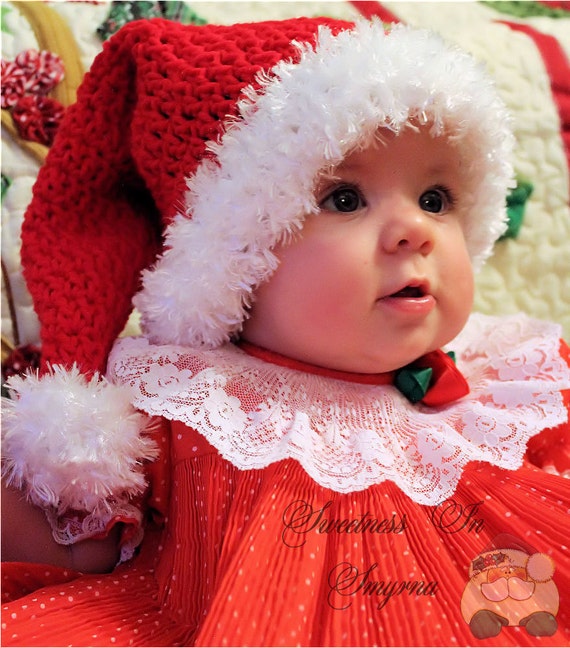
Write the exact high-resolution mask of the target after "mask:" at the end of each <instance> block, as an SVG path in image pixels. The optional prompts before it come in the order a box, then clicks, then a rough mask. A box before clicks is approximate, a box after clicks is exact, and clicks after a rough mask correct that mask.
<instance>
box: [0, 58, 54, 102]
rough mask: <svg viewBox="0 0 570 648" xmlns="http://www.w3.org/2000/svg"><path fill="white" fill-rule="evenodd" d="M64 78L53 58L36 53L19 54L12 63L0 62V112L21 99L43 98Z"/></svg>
mask: <svg viewBox="0 0 570 648" xmlns="http://www.w3.org/2000/svg"><path fill="white" fill-rule="evenodd" d="M63 76H64V67H63V62H62V60H61V59H60V57H59V56H57V54H53V53H52V52H48V51H42V52H38V51H37V50H33V49H32V50H26V51H24V52H20V54H18V56H16V58H15V60H14V61H4V60H3V61H2V95H1V96H2V108H11V107H12V106H15V105H16V103H17V102H18V100H19V99H20V98H22V97H24V96H25V95H40V96H43V95H46V94H47V93H48V92H49V91H50V90H51V89H52V88H53V87H54V86H56V85H57V84H58V83H59V82H60V81H61V80H62V79H63Z"/></svg>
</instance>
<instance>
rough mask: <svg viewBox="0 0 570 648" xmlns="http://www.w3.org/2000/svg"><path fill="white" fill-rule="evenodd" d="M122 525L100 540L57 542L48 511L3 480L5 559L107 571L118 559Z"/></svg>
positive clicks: (92, 570)
mask: <svg viewBox="0 0 570 648" xmlns="http://www.w3.org/2000/svg"><path fill="white" fill-rule="evenodd" d="M120 532H121V525H120V524H116V525H115V526H114V527H113V528H112V529H111V531H110V532H109V535H108V536H107V537H105V538H103V539H100V540H93V539H88V540H82V541H80V542H77V543H75V544H72V545H62V544H58V543H57V542H56V541H55V540H54V537H53V533H52V529H51V526H50V524H49V522H48V520H47V518H46V516H45V513H44V512H43V511H42V510H41V509H40V508H38V507H37V506H34V505H33V504H31V503H30V502H28V501H27V500H26V498H25V496H24V494H23V493H22V492H21V491H18V490H15V489H13V488H10V487H7V486H5V485H4V483H3V482H2V560H3V561H15V562H34V563H45V564H50V565H57V566H59V567H67V568H69V569H74V570H77V571H82V572H101V573H102V572H108V571H111V570H112V569H113V567H115V565H116V564H117V562H118V560H119V537H120Z"/></svg>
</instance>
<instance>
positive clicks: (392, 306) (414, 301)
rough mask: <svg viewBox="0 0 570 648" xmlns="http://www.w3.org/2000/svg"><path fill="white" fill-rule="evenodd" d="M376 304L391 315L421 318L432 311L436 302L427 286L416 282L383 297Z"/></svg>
mask: <svg viewBox="0 0 570 648" xmlns="http://www.w3.org/2000/svg"><path fill="white" fill-rule="evenodd" d="M378 304H379V305H382V307H385V308H388V309H389V310H390V312H391V313H392V314H393V315H396V314H399V315H401V316H406V317H409V316H412V317H418V316H421V317H423V316H425V315H428V314H429V313H430V312H431V311H432V310H433V308H434V307H435V304H436V300H435V297H434V296H433V295H432V294H431V292H430V287H429V285H428V284H427V283H424V282H420V281H418V282H411V283H409V284H407V285H405V286H402V288H399V289H398V290H396V291H395V292H393V293H389V294H388V295H385V296H384V297H382V298H380V299H379V300H378Z"/></svg>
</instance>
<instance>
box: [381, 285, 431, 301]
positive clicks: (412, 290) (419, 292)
mask: <svg viewBox="0 0 570 648" xmlns="http://www.w3.org/2000/svg"><path fill="white" fill-rule="evenodd" d="M425 295H426V291H425V290H424V288H423V287H422V286H405V287H404V288H402V289H401V290H398V291H397V292H395V293H393V294H391V295H389V297H392V298H404V299H418V298H420V297H425Z"/></svg>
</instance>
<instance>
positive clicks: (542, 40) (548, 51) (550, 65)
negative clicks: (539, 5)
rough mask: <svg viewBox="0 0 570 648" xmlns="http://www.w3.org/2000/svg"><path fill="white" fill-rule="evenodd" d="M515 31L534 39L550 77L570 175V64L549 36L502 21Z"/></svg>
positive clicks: (557, 43)
mask: <svg viewBox="0 0 570 648" xmlns="http://www.w3.org/2000/svg"><path fill="white" fill-rule="evenodd" d="M498 22H501V23H503V24H505V25H507V26H508V27H510V28H511V29H512V30H514V31H520V32H523V33H524V34H526V35H527V36H529V37H530V38H532V40H533V41H534V43H535V45H536V46H537V48H538V51H539V52H540V54H541V56H542V60H543V61H544V66H545V68H546V71H547V72H548V76H549V77H550V88H551V90H552V95H553V98H554V103H555V104H556V107H557V109H558V115H559V116H560V131H561V135H562V141H563V142H564V149H565V151H566V163H567V165H568V171H569V173H570V63H569V61H568V57H567V56H566V53H565V52H564V50H563V49H562V47H561V46H560V43H559V42H558V41H557V40H556V38H554V36H550V35H549V34H543V33H542V32H539V31H538V30H536V29H534V27H531V26H530V25H526V24H523V23H517V22H510V21H508V20H500V21H498Z"/></svg>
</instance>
